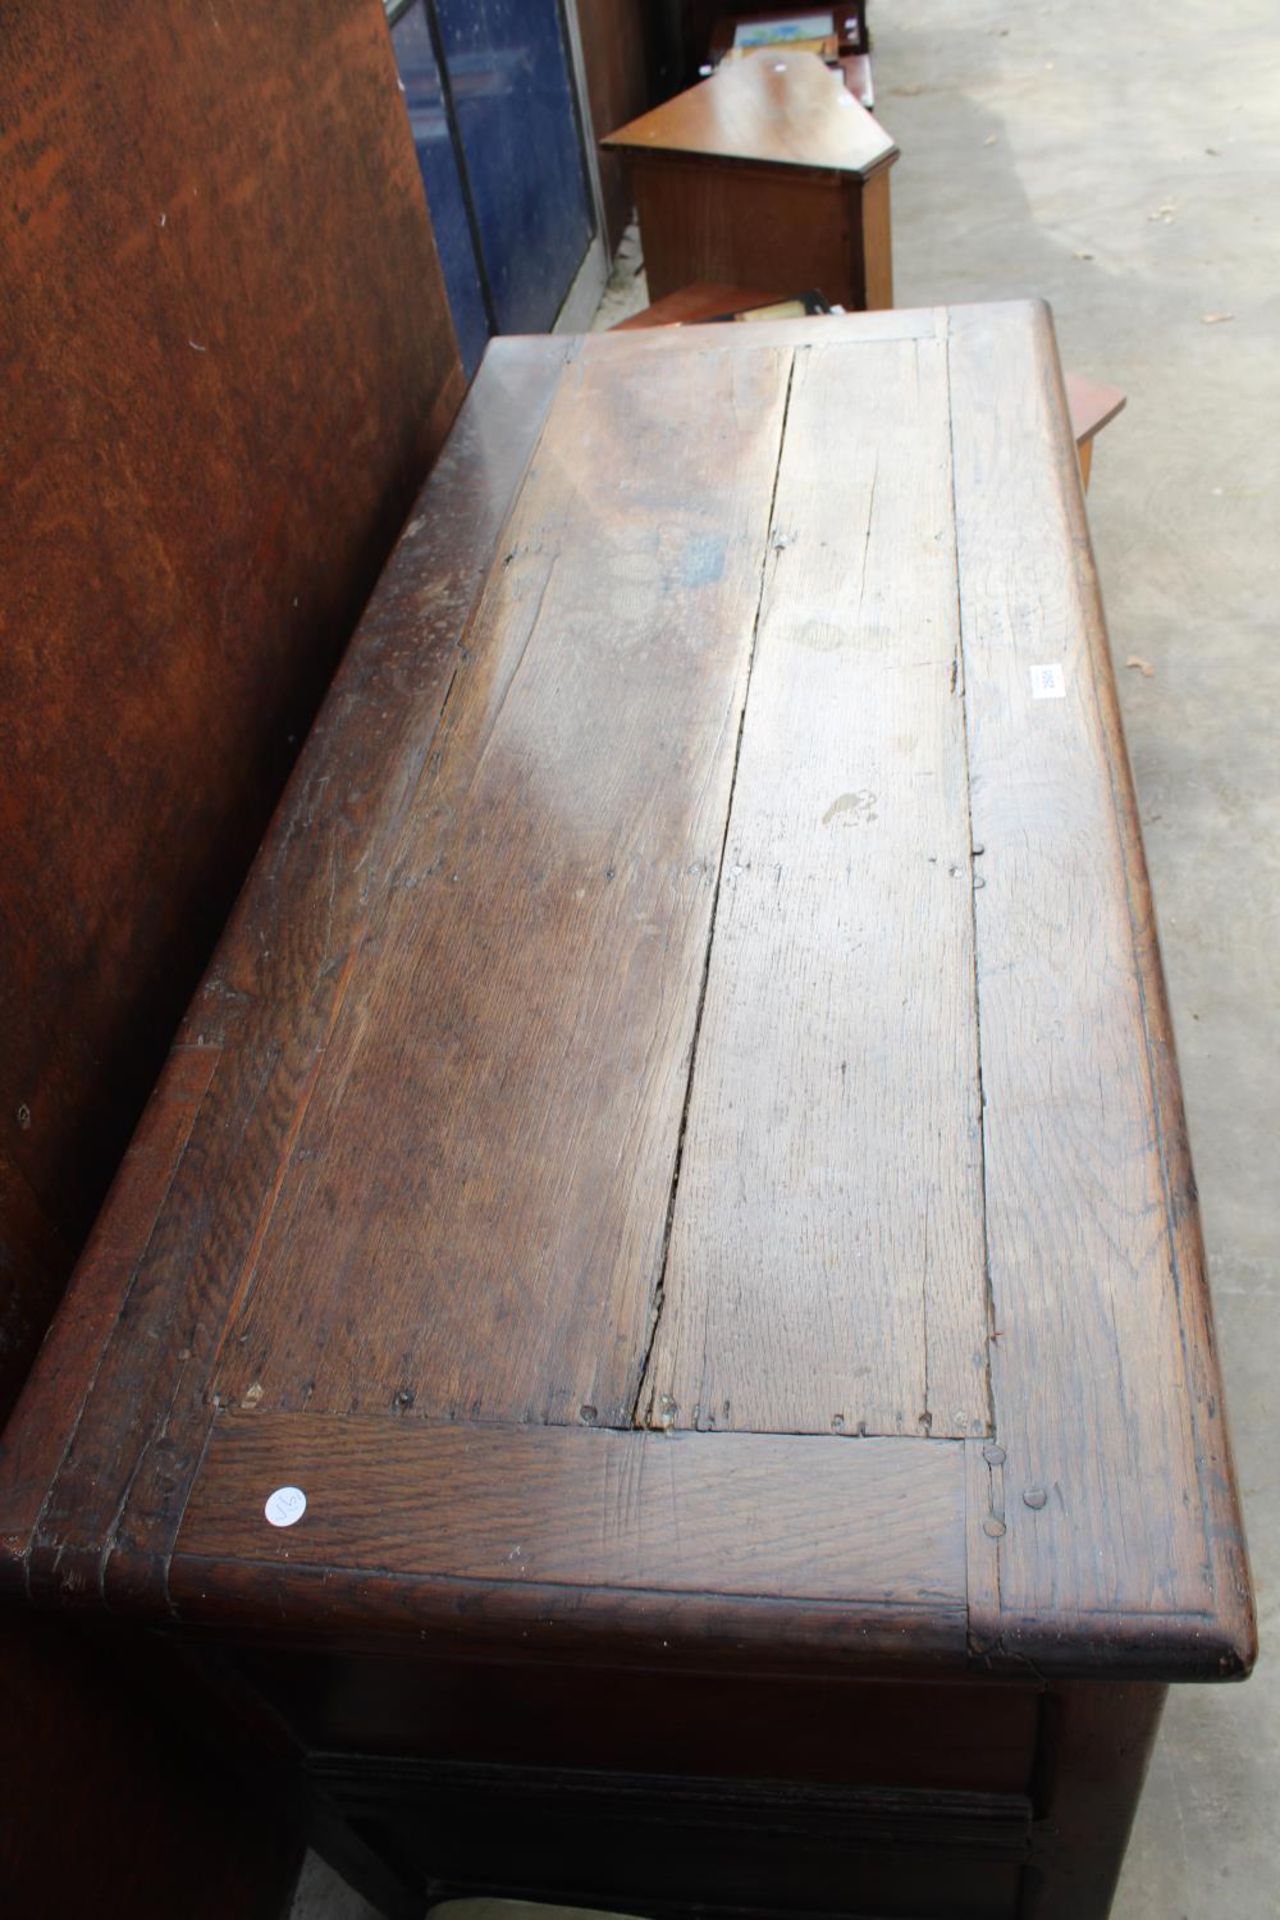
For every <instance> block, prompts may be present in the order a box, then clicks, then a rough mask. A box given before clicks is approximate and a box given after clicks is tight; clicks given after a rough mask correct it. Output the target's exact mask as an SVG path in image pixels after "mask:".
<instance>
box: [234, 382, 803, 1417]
mask: <svg viewBox="0 0 1280 1920" xmlns="http://www.w3.org/2000/svg"><path fill="white" fill-rule="evenodd" d="M788 377H789V358H788V356H787V355H786V354H784V353H779V352H777V351H776V350H766V351H765V352H764V353H762V354H760V355H759V356H753V357H752V359H751V360H750V361H749V362H746V363H743V362H740V361H738V360H736V359H734V358H733V357H732V356H726V355H706V356H703V357H701V358H699V359H696V360H695V361H693V362H690V361H687V360H684V359H681V358H672V359H669V360H667V361H664V362H663V363H662V364H661V366H659V365H658V364H657V363H650V364H649V365H648V366H647V367H645V368H644V369H643V371H641V372H629V371H628V370H626V369H617V368H610V367H607V366H603V365H602V366H599V367H597V366H595V365H594V364H592V363H587V364H584V365H581V366H578V367H574V368H571V369H570V370H569V373H568V374H567V376H566V378H565V381H564V382H563V384H562V386H561V389H560V391H559V394H558V395H557V399H556V403H555V406H554V408H553V410H552V413H551V416H550V419H549V421H548V424H547V428H546V431H545V432H544V434H543V437H542V441H541V443H540V446H539V449H538V454H537V458H536V462H535V466H534V469H533V471H532V473H531V475H530V480H529V483H528V485H527V486H526V488H525V490H524V494H523V496H522V499H521V502H520V504H519V505H518V507H517V508H516V511H515V513H514V515H513V517H512V520H511V522H510V524H509V526H508V528H507V530H506V533H505V535H504V549H503V552H502V555H501V558H500V561H499V564H498V565H497V566H496V567H495V570H494V572H493V574H492V576H491V579H490V583H489V587H488V590H487V592H486V595H485V598H484V600H483V602H482V604H481V606H480V609H479V611H478V614H477V616H476V619H475V621H474V623H473V625H472V628H471V631H470V633H469V634H468V638H467V654H468V659H467V661H466V663H465V665H464V666H463V668H462V669H461V670H460V672H459V675H458V678H457V681H456V682H455V685H454V688H453V692H452V697H451V701H450V705H449V708H448V712H447V716H446V719H445V722H444V725H443V728H442V734H441V740H440V744H439V749H438V753H437V756H436V759H435V762H434V764H433V766H432V768H431V770H430V775H429V778H428V780H427V781H426V782H425V783H424V786H423V789H422V792H421V793H420V795H419V796H418V800H417V803H416V806H415V811H414V815H413V818H412V820H411V821H410V822H409V823H408V826H407V830H406V833H405V836H404V839H403V842H402V845H401V847H400V850H399V856H398V861H397V872H396V876H395V880H394V884H393V887H392V889H391V890H390V891H389V894H388V898H387V903H386V907H385V911H384V913H383V914H382V916H381V917H380V920H379V924H378V926H377V927H376V929H375V930H374V933H373V935H372V940H371V944H370V948H369V949H368V950H367V957H366V961H365V964H364V966H363V967H362V969H361V973H360V975H359V977H358V979H357V980H356V981H355V983H354V984H353V987H352V991H351V993H350V995H349V996H348V1000H347V1003H346V1005H345V1006H344V1008H343V1012H342V1017H341V1019H340V1020H339V1022H338V1023H337V1024H336V1026H335V1028H334V1032H333V1036H332V1039H331V1041H330V1043H329V1046H328V1050H327V1056H326V1059H325V1061H324V1063H323V1066H322V1068H321V1070H320V1074H319V1078H318V1081H317V1085H316V1090H315V1094H314V1097H313V1099H312V1100H311V1102H310V1105H309V1110H308V1113H307V1117H306V1120H305V1122H304V1124H303V1125H302V1126H301V1127H300V1129H299V1131H298V1134H297V1140H296V1145H294V1146H293V1148H292V1151H291V1155H290V1160H289V1164H288V1167H287V1169H286V1171H285V1172H284V1175H283V1178H282V1181H281V1185H280V1191H279V1198H278V1201H277V1203H276V1206H275V1209H274V1213H273V1217H272V1220H271V1223H270V1226H269V1228H268V1229H267V1231H266V1233H265V1236H264V1238H263V1241H262V1245H261V1250H260V1252H259V1253H258V1255H257V1259H256V1270H255V1271H252V1272H250V1273H248V1274H247V1275H246V1302H245V1307H244V1310H243V1312H242V1313H241V1314H240V1315H239V1317H238V1318H237V1320H236V1321H235V1323H234V1324H233V1327H232V1330H231V1337H230V1339H229V1341H228V1345H227V1348H226V1352H225V1354H224V1356H223V1360H222V1363H221V1365H220V1367H219V1372H218V1383H217V1387H218V1393H219V1396H220V1397H221V1398H222V1399H224V1400H227V1401H231V1402H235V1401H243V1400H245V1399H246V1397H250V1403H251V1404H252V1400H253V1398H257V1399H261V1400H263V1401H264V1403H265V1404H266V1405H268V1406H275V1407H282V1408H287V1407H293V1406H300V1405H307V1406H311V1407H313V1408H314V1410H315V1411H317V1412H347V1411H355V1410H357V1409H359V1408H365V1409H385V1408H392V1407H395V1406H397V1405H411V1406H413V1407H414V1408H415V1409H416V1410H417V1412H418V1413H419V1414H420V1415H427V1416H436V1415H444V1416H447V1417H451V1418H452V1417H459V1416H469V1417H472V1418H476V1417H482V1418H486V1419H515V1420H523V1419H532V1420H555V1421H564V1420H570V1421H575V1420H578V1419H581V1420H583V1421H586V1422H593V1421H596V1420H599V1421H600V1422H601V1423H602V1424H604V1425H611V1426H617V1425H620V1424H627V1423H628V1422H629V1421H630V1419H631V1414H632V1409H633V1406H634V1402H635V1397H636V1393H637V1390H638V1387H639V1382H640V1370H641V1366H642V1361H643V1353H644V1345H645V1338H646V1333H647V1329H648V1324H649V1315H650V1307H651V1303H652V1301H653V1298H654V1294H655V1291H656V1288H657V1285H658V1281H659V1277H660V1272H661V1263H662V1256H663V1235H664V1226H665V1219H666V1211H667V1199H668V1195H669V1193H670V1189H671V1178H672V1170H673V1164H674V1155H675V1143H676V1137H677V1133H678V1129H679V1123H680V1114H681V1110H682V1107H683V1103H684V1092H685V1080H686V1072H687V1056H688V1051H689V1047H690V1044H691V1041H692V1036H693V1028H694V1021H695V1018H696V1013H697V1007H698V998H699V993H700V989H701V985H702V977H703V962H704V954H705V951H706V944H707V936H708V930H709V927H710V920H711V913H712V909H713V904H714V900H715V897H716V888H717V879H718V874H719V867H720V856H721V848H722V844H723V839H724V820H725V813H726V810H727V806H728V795H729V785H730V781H731V779H732V774H733V765H734V750H735V746H736V742H737V735H738V722H739V715H740V713H741V708H742V703H743V701H744V699H745V696H746V668H747V658H748V651H749V646H750V641H751V636H752V631H753V627H754V623H755V619H756V613H757V607H758V604H759V598H760V590H761V570H762V565H763V558H764V553H765V547H766V534H767V531H768V519H769V509H770V499H771V494H772V483H773V476H774V472H775V470H776V466H777V457H778V443H779V436H780V434H781V429H782V421H783V415H784V409H785V402H786V393H787V385H788ZM656 475H661V487H662V496H661V498H662V504H661V513H660V517H659V516H657V515H655V513H654V506H655V504H656V502H655V497H654V493H653V488H654V477H655V476H656ZM602 580H603V581H608V583H609V589H610V590H609V593H608V595H607V596H603V597H602V595H601V591H600V585H601V582H602ZM389 1095H390V1097H391V1100H392V1102H393V1108H392V1110H390V1111H389V1109H388V1097H389ZM375 1139H376V1140H377V1142H378V1150H377V1155H376V1159H375V1160H371V1158H370V1143H371V1142H372V1141H374V1140H375ZM357 1190H361V1191H363V1193H364V1195H365V1201H366V1204H364V1205H362V1206H361V1207H359V1208H353V1207H351V1206H349V1205H347V1204H346V1203H345V1199H344V1196H346V1195H348V1194H350V1193H353V1192H355V1191H357ZM321 1269H323V1271H324V1272H325V1273H326V1275H327V1276H329V1284H327V1285H326V1287H325V1288H324V1289H322V1290H318V1289H317V1288H316V1286H315V1275H316V1273H317V1272H318V1271H319V1270H321ZM370 1295H371V1296H372V1297H373V1298H374V1299H376V1302H377V1311H376V1314H371V1313H367V1312H364V1311H361V1310H360V1308H359V1305H358V1302H359V1301H360V1300H361V1299H362V1298H365V1297H368V1296H370ZM300 1318H305V1320H306V1322H307V1325H308V1361H307V1372H306V1376H305V1378H306V1385H305V1387H302V1386H301V1385H300V1382H299V1377H298V1369H297V1349H296V1339H295V1329H296V1327H297V1325H298V1324H299V1320H300Z"/></svg>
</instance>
